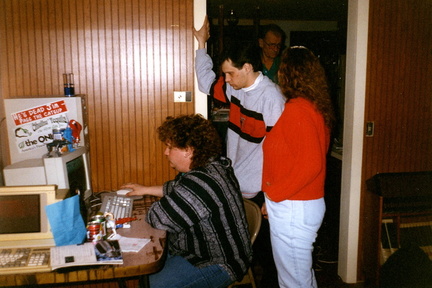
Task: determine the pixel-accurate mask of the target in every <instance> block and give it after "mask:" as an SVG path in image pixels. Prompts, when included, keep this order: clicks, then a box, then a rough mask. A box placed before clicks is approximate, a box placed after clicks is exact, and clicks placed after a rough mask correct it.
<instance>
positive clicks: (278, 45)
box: [263, 39, 282, 49]
mask: <svg viewBox="0 0 432 288" xmlns="http://www.w3.org/2000/svg"><path fill="white" fill-rule="evenodd" d="M263 42H264V43H265V44H266V45H267V46H269V47H270V48H272V49H275V48H276V49H280V48H281V47H282V44H281V43H278V44H275V43H267V42H266V41H265V40H264V39H263Z"/></svg>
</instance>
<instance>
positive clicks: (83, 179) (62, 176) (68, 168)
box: [43, 147, 91, 199]
mask: <svg viewBox="0 0 432 288" xmlns="http://www.w3.org/2000/svg"><path fill="white" fill-rule="evenodd" d="M87 157H88V154H87V150H86V148H84V147H80V148H78V149H77V150H75V151H73V152H68V153H65V154H63V155H61V156H59V157H44V158H43V160H44V168H45V174H46V175H45V177H46V183H47V184H56V185H57V186H58V188H59V189H68V190H69V191H70V195H75V194H78V193H77V192H79V194H80V195H82V196H83V198H84V199H87V198H88V197H89V196H90V195H91V185H90V167H89V161H88V158H87Z"/></svg>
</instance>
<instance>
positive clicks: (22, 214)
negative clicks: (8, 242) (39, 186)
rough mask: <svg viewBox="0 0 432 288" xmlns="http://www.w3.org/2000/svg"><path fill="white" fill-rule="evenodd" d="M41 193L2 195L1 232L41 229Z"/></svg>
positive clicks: (0, 210) (31, 231) (0, 197)
mask: <svg viewBox="0 0 432 288" xmlns="http://www.w3.org/2000/svg"><path fill="white" fill-rule="evenodd" d="M40 197H41V196H40V195H39V194H36V195H3V196H0V219H1V220H0V234H11V233H35V232H40V231H41V221H40V218H41V216H40V205H41V201H40Z"/></svg>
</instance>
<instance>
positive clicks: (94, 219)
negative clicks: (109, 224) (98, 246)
mask: <svg viewBox="0 0 432 288" xmlns="http://www.w3.org/2000/svg"><path fill="white" fill-rule="evenodd" d="M90 221H91V222H99V223H100V230H101V234H102V237H103V238H105V236H106V218H105V216H103V215H95V216H92V217H91V219H90Z"/></svg>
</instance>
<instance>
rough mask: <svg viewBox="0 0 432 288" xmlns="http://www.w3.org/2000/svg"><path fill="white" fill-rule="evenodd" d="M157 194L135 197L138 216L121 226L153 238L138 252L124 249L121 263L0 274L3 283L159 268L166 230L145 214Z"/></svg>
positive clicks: (129, 233)
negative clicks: (139, 198)
mask: <svg viewBox="0 0 432 288" xmlns="http://www.w3.org/2000/svg"><path fill="white" fill-rule="evenodd" d="M155 200H156V198H155V197H147V196H145V197H144V198H143V199H141V200H135V201H134V212H133V213H134V217H137V218H138V219H139V220H137V221H133V222H132V223H131V228H128V229H126V228H121V229H118V233H119V234H120V235H122V236H125V237H134V238H150V239H151V241H150V243H148V244H147V245H146V246H144V248H142V249H141V250H140V251H139V252H138V253H134V252H124V253H123V262H124V263H123V264H122V265H104V266H95V268H91V269H84V270H77V271H72V272H66V273H59V272H55V271H52V272H40V273H33V274H13V275H0V286H1V287H7V286H20V285H37V284H39V285H42V284H62V283H70V284H73V282H88V281H99V280H115V279H118V278H125V277H135V276H141V275H147V274H151V273H155V272H157V271H159V270H160V269H161V268H162V266H163V264H164V261H165V256H166V255H165V253H164V251H165V240H166V232H165V231H163V230H157V229H154V228H152V227H151V226H150V225H149V224H148V223H147V222H146V221H145V215H146V213H147V209H148V208H149V207H150V205H151V203H153V201H155Z"/></svg>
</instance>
